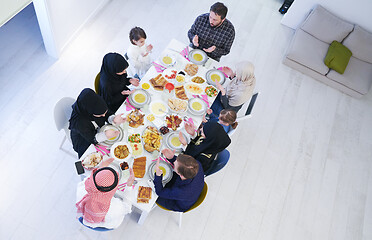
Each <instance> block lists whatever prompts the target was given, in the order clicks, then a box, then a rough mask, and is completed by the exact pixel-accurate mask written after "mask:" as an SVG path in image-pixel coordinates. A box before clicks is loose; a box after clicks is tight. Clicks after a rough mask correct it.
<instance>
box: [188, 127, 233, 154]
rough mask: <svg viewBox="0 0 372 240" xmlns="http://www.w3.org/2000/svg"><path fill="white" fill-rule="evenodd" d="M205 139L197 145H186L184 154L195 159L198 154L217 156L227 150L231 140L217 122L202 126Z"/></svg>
mask: <svg viewBox="0 0 372 240" xmlns="http://www.w3.org/2000/svg"><path fill="white" fill-rule="evenodd" d="M203 132H204V135H205V138H204V139H202V140H200V141H199V144H198V145H190V144H189V145H188V146H187V148H186V151H185V153H187V154H189V155H191V156H193V157H196V156H197V155H199V154H200V153H205V154H217V153H219V152H221V151H222V150H224V149H225V148H227V147H228V146H229V145H230V143H231V139H230V137H229V136H228V135H227V133H226V132H225V130H224V129H223V127H222V126H221V124H219V123H217V122H207V123H206V124H204V126H203Z"/></svg>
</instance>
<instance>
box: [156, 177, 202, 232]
mask: <svg viewBox="0 0 372 240" xmlns="http://www.w3.org/2000/svg"><path fill="white" fill-rule="evenodd" d="M207 192H208V185H207V183H206V182H204V187H203V190H202V192H201V193H200V195H199V198H198V200H196V202H195V203H194V205H192V206H191V208H190V209H189V210H187V211H185V212H175V213H177V214H178V217H179V218H178V227H181V224H182V215H183V214H184V213H187V212H189V211H191V210H193V209H195V208H197V207H198V206H199V205H200V204H202V202H203V201H204V199H205V197H206V196H207ZM156 204H157V205H158V206H159V207H160V208H161V209H163V210H166V211H171V212H173V210H170V209H168V208H166V207H163V206H162V205H160V204H159V203H156Z"/></svg>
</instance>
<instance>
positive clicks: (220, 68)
mask: <svg viewBox="0 0 372 240" xmlns="http://www.w3.org/2000/svg"><path fill="white" fill-rule="evenodd" d="M222 69H223V67H219V68H217V70H220V71H221V72H223V75H225V77H227V78H228V77H229V76H227V74H226V73H224V71H222Z"/></svg>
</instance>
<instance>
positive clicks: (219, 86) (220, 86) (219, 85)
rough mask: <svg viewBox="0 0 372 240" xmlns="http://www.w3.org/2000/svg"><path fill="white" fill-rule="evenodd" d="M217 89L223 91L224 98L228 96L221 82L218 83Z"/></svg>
mask: <svg viewBox="0 0 372 240" xmlns="http://www.w3.org/2000/svg"><path fill="white" fill-rule="evenodd" d="M216 87H217V88H218V90H220V91H221V95H222V96H224V95H225V94H226V90H225V88H223V87H222V85H221V83H220V82H219V81H216Z"/></svg>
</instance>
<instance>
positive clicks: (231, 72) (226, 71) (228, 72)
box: [222, 66, 234, 77]
mask: <svg viewBox="0 0 372 240" xmlns="http://www.w3.org/2000/svg"><path fill="white" fill-rule="evenodd" d="M222 72H224V73H226V75H227V76H229V77H233V75H234V72H233V70H231V68H229V67H226V66H225V67H223V68H222Z"/></svg>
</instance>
